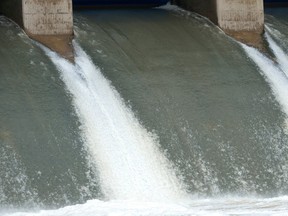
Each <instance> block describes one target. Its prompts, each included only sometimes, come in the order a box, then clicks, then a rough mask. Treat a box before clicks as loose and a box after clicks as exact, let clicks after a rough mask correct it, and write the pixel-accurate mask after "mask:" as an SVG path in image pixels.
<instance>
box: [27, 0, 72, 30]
mask: <svg viewBox="0 0 288 216" xmlns="http://www.w3.org/2000/svg"><path fill="white" fill-rule="evenodd" d="M23 23H24V29H25V31H26V32H29V34H34V35H64V34H70V35H71V34H72V33H73V18H72V1H71V0H23Z"/></svg>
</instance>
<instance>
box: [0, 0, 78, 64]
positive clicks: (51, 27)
mask: <svg viewBox="0 0 288 216" xmlns="http://www.w3.org/2000/svg"><path fill="white" fill-rule="evenodd" d="M1 8H2V11H3V14H4V15H6V16H7V17H10V18H11V19H13V20H14V21H16V22H17V23H18V24H19V25H20V26H21V27H22V28H23V29H24V31H25V32H26V33H27V35H28V36H29V37H30V38H32V39H34V40H36V41H38V42H40V43H43V44H44V45H46V46H47V47H49V48H50V49H52V50H54V51H56V52H58V53H59V54H60V55H62V56H63V57H65V58H67V59H68V60H70V61H73V59H74V58H73V48H72V43H71V41H72V39H73V11H72V0H1Z"/></svg>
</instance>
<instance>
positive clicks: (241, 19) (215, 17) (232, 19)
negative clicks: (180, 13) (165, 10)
mask: <svg viewBox="0 0 288 216" xmlns="http://www.w3.org/2000/svg"><path fill="white" fill-rule="evenodd" d="M172 3H174V4H177V5H179V6H180V7H183V8H184V9H187V10H191V11H195V12H196V13H199V14H201V15H203V16H206V17H208V18H209V19H210V20H211V21H212V22H214V23H215V24H216V25H218V26H219V27H220V28H221V29H222V30H223V31H224V32H225V33H226V34H228V35H230V36H232V37H234V38H236V39H237V40H239V41H241V42H244V43H246V44H248V45H250V46H254V47H256V48H259V49H261V50H263V49H264V47H263V46H264V43H263V39H262V36H261V35H262V33H263V31H264V7H263V0H206V1H203V0H173V1H172Z"/></svg>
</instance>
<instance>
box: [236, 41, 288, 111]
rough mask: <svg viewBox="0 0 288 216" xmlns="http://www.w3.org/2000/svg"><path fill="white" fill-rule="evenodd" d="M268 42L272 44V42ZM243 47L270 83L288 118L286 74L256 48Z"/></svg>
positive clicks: (287, 82) (287, 81)
mask: <svg viewBox="0 0 288 216" xmlns="http://www.w3.org/2000/svg"><path fill="white" fill-rule="evenodd" d="M268 42H269V43H270V42H271V41H268ZM242 47H243V49H244V50H245V51H246V53H247V55H248V56H249V57H250V58H251V59H252V60H253V61H254V62H255V63H256V64H257V66H258V67H259V69H260V73H261V74H262V75H263V76H264V78H265V79H266V81H267V82H268V83H269V85H270V87H271V89H272V91H273V94H274V95H275V97H276V100H277V101H278V102H279V104H280V105H281V108H282V110H283V112H284V113H285V114H286V116H288V97H287V95H288V79H287V77H286V75H285V73H284V72H283V71H282V70H281V67H279V66H278V64H277V63H275V62H273V61H272V60H271V59H269V58H268V57H266V56H265V55H263V54H262V53H260V52H259V51H258V50H256V49H255V48H251V47H248V46H246V45H244V44H242ZM276 56H277V55H276Z"/></svg>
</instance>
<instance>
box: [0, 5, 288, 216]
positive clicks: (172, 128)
mask: <svg viewBox="0 0 288 216" xmlns="http://www.w3.org/2000/svg"><path fill="white" fill-rule="evenodd" d="M266 23H267V26H266V35H265V37H266V39H267V43H268V44H269V46H270V48H271V51H272V52H273V54H274V59H273V60H271V59H270V58H268V57H266V56H264V55H263V54H261V53H260V52H258V51H257V50H255V49H253V48H250V47H247V46H245V45H241V44H238V43H237V42H235V41H233V40H232V39H230V38H229V37H227V36H225V35H224V34H223V33H222V32H221V31H220V30H219V29H218V28H216V27H215V26H214V25H212V24H211V23H210V22H209V21H207V20H205V19H203V18H201V17H199V16H197V15H195V14H192V13H187V12H183V11H180V10H173V11H167V10H163V9H154V10H129V11H126V10H117V11H113V10H112V11H110V10H101V11H96V12H95V11H86V12H78V13H76V14H75V31H76V32H75V33H76V39H75V40H76V41H75V42H74V48H75V52H76V58H75V65H72V64H71V63H69V62H67V61H66V60H64V59H62V58H60V57H59V56H57V55H56V54H55V53H53V52H51V51H49V50H47V49H45V48H43V50H44V52H43V51H42V49H41V48H39V46H38V45H37V44H35V43H33V42H32V41H30V40H29V39H27V37H26V36H25V35H24V34H23V33H22V32H21V31H20V30H19V29H18V28H17V27H16V26H15V25H14V24H12V23H11V22H9V21H8V20H6V19H5V18H3V17H1V19H0V24H1V25H0V33H1V37H0V43H1V49H0V52H1V53H0V55H1V57H2V58H1V59H0V65H1V68H0V72H1V73H0V101H1V103H0V144H1V146H0V147H1V148H0V154H1V158H0V164H1V170H0V203H1V208H0V215H14V216H20V215H21V216H27V215H33V216H34V215H63V216H64V215H287V212H288V198H287V196H286V195H287V192H288V186H287V185H288V184H287V183H288V165H287V162H288V158H287V157H288V148H287V143H288V135H287V134H288V128H287V127H288V126H287V125H288V120H287V115H288V100H287V98H286V95H287V93H288V87H287V86H288V78H287V75H286V73H287V67H286V65H287V64H288V59H287V55H286V54H285V53H286V52H287V48H288V46H287V45H288V40H287V39H286V35H285V34H287V33H286V31H285V29H287V25H286V23H285V20H284V21H283V20H278V19H277V18H275V17H271V16H268V17H267V19H266ZM44 54H46V55H44ZM46 56H47V57H46ZM273 197H274V198H273ZM87 200H90V201H88V202H86V201H87ZM85 202H86V203H85ZM77 203H78V205H74V204H77ZM81 203H82V204H81ZM83 203H84V204H83ZM67 205H69V206H67ZM59 206H63V208H60V209H57V210H41V211H39V210H37V209H51V208H57V207H59ZM64 206H66V207H64ZM21 209H22V210H21Z"/></svg>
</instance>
